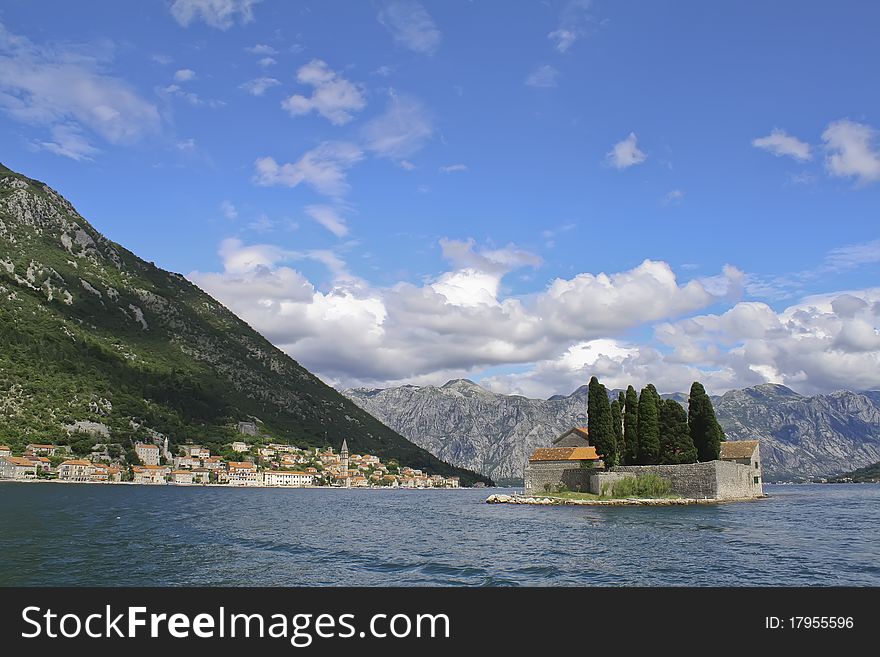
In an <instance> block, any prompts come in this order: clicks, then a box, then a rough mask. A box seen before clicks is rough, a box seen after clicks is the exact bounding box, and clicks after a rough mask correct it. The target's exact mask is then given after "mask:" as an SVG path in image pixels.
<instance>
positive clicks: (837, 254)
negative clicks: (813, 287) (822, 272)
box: [825, 239, 880, 271]
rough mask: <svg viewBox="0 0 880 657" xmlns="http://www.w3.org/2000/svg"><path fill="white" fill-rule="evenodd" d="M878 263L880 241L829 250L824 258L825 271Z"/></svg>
mask: <svg viewBox="0 0 880 657" xmlns="http://www.w3.org/2000/svg"><path fill="white" fill-rule="evenodd" d="M877 262H880V239H877V240H872V241H870V242H862V243H861V244H850V245H847V246H841V247H837V248H835V249H831V251H829V252H828V255H827V256H826V257H825V269H827V270H831V271H842V270H846V269H853V268H855V267H860V266H861V265H867V264H874V263H877Z"/></svg>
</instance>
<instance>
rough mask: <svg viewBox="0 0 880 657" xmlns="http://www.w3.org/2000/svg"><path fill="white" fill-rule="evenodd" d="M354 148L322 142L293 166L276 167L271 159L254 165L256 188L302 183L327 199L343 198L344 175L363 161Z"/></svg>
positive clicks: (347, 145) (261, 159) (281, 165)
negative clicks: (257, 186) (258, 186)
mask: <svg viewBox="0 0 880 657" xmlns="http://www.w3.org/2000/svg"><path fill="white" fill-rule="evenodd" d="M363 156H364V154H363V152H362V151H361V149H360V148H358V147H357V146H356V145H355V144H352V143H349V142H341V141H325V142H322V143H321V144H320V145H318V146H317V147H316V148H313V149H312V150H310V151H308V152H307V153H305V154H304V155H303V156H302V157H301V158H300V159H299V160H297V161H296V162H288V163H286V164H278V162H276V161H275V159H274V158H272V157H261V158H259V159H257V161H256V162H255V163H254V166H255V174H254V182H256V184H258V185H263V186H273V185H283V186H285V187H297V186H298V185H300V184H301V183H305V184H307V185H309V186H310V187H312V188H313V189H315V190H316V191H318V192H320V193H321V194H325V195H327V196H333V197H337V196H342V195H344V194H345V193H346V192H347V191H348V183H347V182H346V179H345V178H346V171H347V170H348V169H349V168H351V167H352V166H354V165H355V164H357V163H358V162H360V161H361V160H362V159H363Z"/></svg>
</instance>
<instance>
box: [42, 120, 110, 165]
mask: <svg viewBox="0 0 880 657" xmlns="http://www.w3.org/2000/svg"><path fill="white" fill-rule="evenodd" d="M50 132H51V133H52V141H38V142H34V145H35V146H36V147H37V148H41V149H43V150H45V151H49V152H50V153H55V155H61V156H63V157H69V158H70V159H71V160H76V161H77V162H81V161H83V160H91V159H92V155H95V154H96V153H99V152H100V151H99V150H98V149H97V148H95V147H94V146H92V145H91V144H90V143H89V142H88V140H87V139H86V138H85V137H83V135H82V131H81V130H80V129H79V128H78V127H77V126H75V125H55V126H52V129H51V131H50Z"/></svg>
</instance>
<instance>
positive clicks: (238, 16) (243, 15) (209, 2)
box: [171, 0, 260, 30]
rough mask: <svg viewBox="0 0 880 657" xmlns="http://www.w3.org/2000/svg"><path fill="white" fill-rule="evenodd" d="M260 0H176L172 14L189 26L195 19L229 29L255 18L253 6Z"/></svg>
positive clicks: (181, 23)
mask: <svg viewBox="0 0 880 657" xmlns="http://www.w3.org/2000/svg"><path fill="white" fill-rule="evenodd" d="M259 1H260V0H174V2H173V3H172V4H171V15H172V16H173V17H174V20H176V21H177V22H178V23H179V24H180V25H182V26H183V27H187V26H188V25H189V24H190V23H192V22H193V21H199V20H201V21H204V22H205V23H206V24H207V25H210V26H211V27H214V28H217V29H218V30H228V29H229V28H230V27H232V26H233V25H235V22H236V20H238V21H239V22H240V23H242V24H244V23H249V22H250V21H252V20H253V19H254V13H253V8H254V5H256V4H257V3H258V2H259Z"/></svg>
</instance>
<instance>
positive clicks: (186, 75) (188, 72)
mask: <svg viewBox="0 0 880 657" xmlns="http://www.w3.org/2000/svg"><path fill="white" fill-rule="evenodd" d="M195 79H196V72H195V71H194V70H192V69H191V68H182V69H180V70H179V71H176V72H175V73H174V80H175V81H177V82H189V81H190V80H195Z"/></svg>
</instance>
